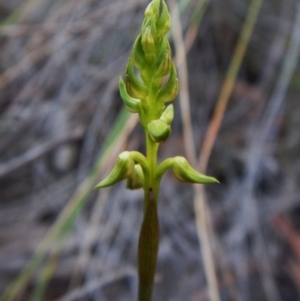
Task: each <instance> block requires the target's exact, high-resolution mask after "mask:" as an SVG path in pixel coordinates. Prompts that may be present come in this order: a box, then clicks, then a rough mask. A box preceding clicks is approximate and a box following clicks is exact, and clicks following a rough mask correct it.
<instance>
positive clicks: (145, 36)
mask: <svg viewBox="0 0 300 301" xmlns="http://www.w3.org/2000/svg"><path fill="white" fill-rule="evenodd" d="M141 44H142V48H143V50H144V54H145V57H146V60H147V61H148V62H153V61H154V59H155V43H154V38H153V35H152V30H151V27H150V26H147V27H146V28H145V30H144V32H143V33H142V38H141Z"/></svg>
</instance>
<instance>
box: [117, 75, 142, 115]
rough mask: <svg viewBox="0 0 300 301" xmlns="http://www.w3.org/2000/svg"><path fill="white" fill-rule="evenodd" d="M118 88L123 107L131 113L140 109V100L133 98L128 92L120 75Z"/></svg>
mask: <svg viewBox="0 0 300 301" xmlns="http://www.w3.org/2000/svg"><path fill="white" fill-rule="evenodd" d="M119 90H120V95H121V98H122V100H123V103H124V106H125V108H126V109H127V110H128V111H129V112H131V113H139V112H140V109H141V101H140V99H137V98H133V97H131V96H130V95H129V94H128V92H127V90H126V86H125V83H124V81H123V79H122V78H121V77H120V79H119Z"/></svg>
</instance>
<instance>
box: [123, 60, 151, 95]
mask: <svg viewBox="0 0 300 301" xmlns="http://www.w3.org/2000/svg"><path fill="white" fill-rule="evenodd" d="M126 89H127V92H128V94H129V95H130V96H132V97H134V98H139V99H144V98H145V97H146V96H147V95H148V89H147V87H146V86H145V85H143V84H142V83H141V81H140V80H139V79H138V78H137V77H136V75H135V73H134V70H133V64H132V61H131V60H129V62H128V65H127V69H126Z"/></svg>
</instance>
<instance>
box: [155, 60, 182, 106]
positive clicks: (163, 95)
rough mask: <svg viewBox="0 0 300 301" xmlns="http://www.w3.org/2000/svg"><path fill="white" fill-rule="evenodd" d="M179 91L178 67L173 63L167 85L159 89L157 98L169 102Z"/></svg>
mask: <svg viewBox="0 0 300 301" xmlns="http://www.w3.org/2000/svg"><path fill="white" fill-rule="evenodd" d="M177 93H178V78H177V74H176V69H175V66H174V64H173V63H172V68H171V73H170V77H169V79H168V81H167V83H166V84H165V86H164V87H163V88H162V89H161V90H159V92H158V95H157V100H158V101H162V102H168V101H171V100H173V99H174V98H175V97H176V96H177Z"/></svg>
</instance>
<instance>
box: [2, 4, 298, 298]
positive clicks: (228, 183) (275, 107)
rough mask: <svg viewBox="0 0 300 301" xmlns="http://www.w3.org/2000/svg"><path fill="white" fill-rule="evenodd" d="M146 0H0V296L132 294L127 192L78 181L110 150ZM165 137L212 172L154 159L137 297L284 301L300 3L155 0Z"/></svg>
mask: <svg viewBox="0 0 300 301" xmlns="http://www.w3.org/2000/svg"><path fill="white" fill-rule="evenodd" d="M147 4H148V1H147V0H127V1H124V0H10V1H5V0H1V1H0V20H1V25H0V49H1V51H0V91H1V92H0V294H1V297H0V300H1V301H8V300H21V301H23V300H26V301H27V300H30V301H39V300H47V301H48V300H49V301H50V300H59V301H67V300H68V301H71V300H78V301H79V300H101V301H106V300H120V301H122V300H124V301H125V300H135V296H136V293H137V278H136V249H137V241H138V234H139V229H140V225H141V221H142V212H143V211H142V210H143V206H142V198H143V194H142V191H128V190H126V189H125V184H124V182H122V183H120V184H118V185H115V186H113V187H112V188H106V189H103V190H101V191H95V190H93V187H94V185H95V183H96V182H97V181H99V180H100V179H103V177H104V176H105V175H107V173H108V172H109V171H110V169H111V167H112V166H113V164H114V162H115V160H116V157H117V155H118V154H119V153H120V152H121V151H122V150H125V149H126V150H133V149H135V150H140V151H142V152H144V136H143V132H142V130H141V127H140V126H139V124H138V123H137V118H136V116H135V115H132V114H129V113H126V112H125V111H124V110H123V106H122V101H121V99H120V97H119V93H118V77H119V76H121V75H123V74H124V69H125V66H126V63H127V59H128V57H129V56H130V51H131V47H132V45H133V42H134V40H135V37H136V36H137V34H138V33H139V30H140V26H141V23H142V20H143V16H144V15H143V14H144V10H145V8H146V6H147ZM167 4H168V5H169V9H170V12H171V15H172V21H173V27H172V32H170V35H169V38H170V43H171V46H172V49H173V54H174V60H175V61H176V64H177V68H178V76H179V80H180V93H179V96H178V97H177V98H176V99H175V100H174V102H173V103H174V107H175V119H174V122H173V124H172V135H171V137H170V138H169V139H168V140H167V141H166V142H165V143H164V144H163V145H162V146H161V148H160V159H161V160H162V159H163V158H166V157H169V156H175V155H183V156H186V157H187V158H188V160H189V161H190V162H191V163H192V164H193V166H195V167H196V168H197V169H198V170H201V171H202V172H203V173H204V172H205V173H207V174H209V175H213V176H214V177H216V178H218V179H219V181H220V184H219V185H207V186H205V187H200V188H199V187H198V188H197V187H193V186H192V185H188V184H182V183H178V182H176V180H175V179H174V178H173V176H172V174H171V173H167V174H166V175H165V176H164V178H163V182H162V187H161V192H160V200H159V218H160V230H161V238H160V251H159V257H158V264H157V274H156V278H155V290H154V299H153V300H168V301H169V300H170V301H183V300H187V301H205V300H211V301H219V300H222V301H225V300H228V301H229V300H233V301H239V300H240V301H247V300H249V301H252V300H255V301H263V300H269V301H279V300H284V301H294V300H300V223H299V215H300V188H299V187H300V156H299V152H300V105H299V92H300V70H299V64H298V57H299V50H300V5H299V2H298V1H297V0H284V1H280V0H168V1H167Z"/></svg>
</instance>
